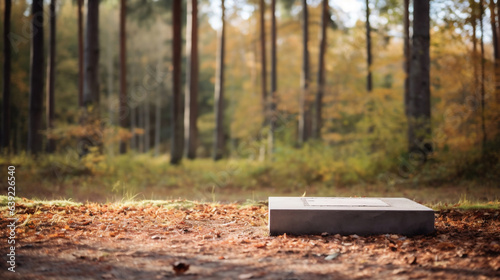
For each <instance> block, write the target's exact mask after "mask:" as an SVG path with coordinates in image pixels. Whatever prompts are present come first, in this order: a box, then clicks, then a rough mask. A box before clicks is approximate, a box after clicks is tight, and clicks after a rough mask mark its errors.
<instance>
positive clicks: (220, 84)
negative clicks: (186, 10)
mask: <svg viewBox="0 0 500 280" xmlns="http://www.w3.org/2000/svg"><path fill="white" fill-rule="evenodd" d="M221 9H222V16H221V21H222V27H221V29H220V31H219V34H218V40H219V46H218V50H217V68H216V73H215V79H216V80H215V141H214V155H213V158H214V160H219V159H221V158H222V156H223V154H224V147H225V143H224V142H225V141H224V140H225V139H224V47H225V46H224V45H225V42H224V40H225V7H224V0H221Z"/></svg>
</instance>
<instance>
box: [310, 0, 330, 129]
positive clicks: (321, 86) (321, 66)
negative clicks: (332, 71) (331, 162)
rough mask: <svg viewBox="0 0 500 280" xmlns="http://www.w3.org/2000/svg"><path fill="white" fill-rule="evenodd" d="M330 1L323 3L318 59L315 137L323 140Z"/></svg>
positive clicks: (324, 0) (325, 0)
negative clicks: (322, 128) (327, 28)
mask: <svg viewBox="0 0 500 280" xmlns="http://www.w3.org/2000/svg"><path fill="white" fill-rule="evenodd" d="M328 15H329V12H328V0H323V2H322V12H321V40H320V44H319V58H318V91H317V92H316V106H315V108H316V118H315V120H314V130H313V131H314V137H315V138H316V139H320V138H321V127H322V118H321V114H322V110H321V109H322V106H323V91H324V90H325V52H326V27H327V24H328Z"/></svg>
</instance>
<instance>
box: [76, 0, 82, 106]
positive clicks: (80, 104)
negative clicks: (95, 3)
mask: <svg viewBox="0 0 500 280" xmlns="http://www.w3.org/2000/svg"><path fill="white" fill-rule="evenodd" d="M82 6H83V0H78V12H77V15H78V16H77V18H78V106H79V107H83V82H84V74H83V52H84V51H83V15H82Z"/></svg>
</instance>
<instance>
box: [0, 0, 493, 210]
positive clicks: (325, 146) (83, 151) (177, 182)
mask: <svg viewBox="0 0 500 280" xmlns="http://www.w3.org/2000/svg"><path fill="white" fill-rule="evenodd" d="M8 2H10V1H8ZM54 2H56V5H55V15H56V17H52V16H47V15H46V16H45V17H44V19H43V21H44V24H43V25H44V27H45V30H49V20H50V19H52V18H56V30H57V33H56V35H57V39H56V45H55V46H56V49H57V52H56V54H55V60H54V61H55V62H54V68H53V69H54V70H53V73H55V74H54V82H53V94H54V98H53V102H54V104H53V118H52V120H53V125H52V127H51V128H50V129H48V127H49V125H48V123H49V121H48V118H47V120H46V119H45V118H42V119H41V120H40V121H41V123H40V131H39V132H40V133H39V134H40V136H41V137H40V140H39V145H40V147H43V149H40V151H34V150H33V149H31V148H32V147H31V148H30V147H29V145H30V144H29V143H30V141H29V139H28V138H29V129H30V127H29V123H30V122H29V120H30V108H31V107H30V103H29V100H30V44H31V38H33V37H32V34H31V33H30V24H31V23H30V19H31V16H30V13H31V3H28V2H27V1H21V0H19V1H12V14H11V17H10V28H11V34H13V36H11V37H9V42H10V43H11V47H12V50H11V55H9V56H8V57H10V59H11V63H12V65H11V75H10V101H9V102H8V104H7V105H8V108H9V113H10V126H9V129H8V130H9V137H7V138H6V137H3V138H2V139H7V141H6V142H3V143H5V144H4V146H3V149H2V157H1V159H0V166H2V168H3V169H5V170H7V166H10V165H14V166H16V170H17V175H16V176H18V178H19V179H18V181H17V190H18V195H20V196H25V197H38V198H49V199H54V198H72V199H74V200H78V201H85V200H92V201H107V200H120V199H134V198H146V199H159V198H162V199H165V198H177V197H182V198H188V199H198V200H210V201H211V200H244V199H252V200H261V199H266V198H267V196H271V195H303V194H305V195H308V196H309V195H316V196H322V195H332V196H354V195H355V196H371V195H381V196H388V195H390V196H407V197H410V198H412V199H416V200H418V201H425V202H429V203H435V202H443V203H445V202H457V201H458V200H460V199H462V201H463V200H471V201H478V202H487V201H498V199H499V198H498V188H499V184H498V182H499V180H500V177H499V174H498V173H499V172H498V170H500V160H499V159H500V136H499V133H498V132H499V129H500V110H499V109H500V94H499V93H498V90H497V88H496V81H497V80H499V79H500V77H496V75H495V69H496V68H495V67H497V64H498V61H497V60H495V57H497V58H498V54H497V53H498V46H497V44H496V40H498V39H497V37H498V36H496V35H497V33H498V28H499V26H498V24H497V23H498V20H497V19H496V16H497V15H498V13H497V12H496V11H497V4H498V3H495V2H494V1H493V0H491V1H481V2H479V1H473V0H454V1H449V0H434V1H431V4H430V7H431V9H430V18H431V28H430V34H431V36H430V38H431V41H430V64H429V67H430V92H431V108H430V109H431V116H432V117H431V123H432V152H430V151H428V150H425V149H423V148H420V149H419V150H417V152H415V150H411V149H410V150H409V149H408V148H409V147H408V139H407V137H408V120H407V115H406V112H405V78H406V77H407V74H406V72H405V67H404V66H405V53H404V34H405V32H404V30H405V28H404V24H403V23H404V16H405V5H404V3H403V2H406V1H399V0H392V1H388V0H387V1H384V0H378V1H366V4H367V5H368V7H369V8H370V9H369V10H370V19H371V21H370V24H369V28H368V29H367V20H366V19H367V17H366V13H365V12H366V11H361V13H360V15H359V18H358V19H356V20H353V18H352V16H353V15H352V14H349V13H346V12H344V11H343V10H342V9H341V8H340V7H339V6H337V5H336V3H335V2H336V1H325V2H329V3H328V7H327V13H326V14H327V15H328V17H327V19H328V20H326V21H325V22H326V24H325V26H326V28H325V32H326V36H322V32H321V31H322V26H323V24H324V23H323V21H322V17H321V15H322V11H323V10H322V5H321V3H322V1H312V0H311V1H303V2H305V3H306V4H307V9H308V13H309V15H308V16H309V19H308V20H307V24H306V27H307V29H308V32H309V37H308V38H307V40H305V39H304V36H303V30H304V29H303V28H304V26H303V25H302V23H303V11H304V5H303V4H302V3H300V1H277V5H276V22H277V25H276V32H277V40H276V42H277V53H276V61H277V64H276V73H277V74H276V77H277V79H276V84H275V88H276V90H272V89H271V87H270V86H271V85H270V83H269V82H270V81H271V80H272V78H271V61H266V60H265V59H263V56H262V54H263V53H267V56H268V58H271V56H269V54H270V53H271V44H270V42H271V41H272V40H271V39H272V38H271V30H272V26H271V22H272V21H271V9H270V6H271V3H268V2H271V1H262V2H261V3H259V2H258V1H250V0H248V1H226V5H225V23H224V29H225V48H224V49H223V50H222V53H223V54H224V55H223V57H224V61H223V65H224V67H223V68H224V73H225V74H224V75H225V76H224V79H223V81H222V82H221V84H222V86H221V87H222V88H223V90H224V97H223V102H224V105H225V106H224V110H223V112H222V115H223V118H222V119H221V120H223V121H222V122H221V131H222V132H223V134H222V135H223V136H222V139H224V144H223V145H222V146H217V144H216V143H215V142H216V139H217V137H214V134H216V133H214V131H215V130H216V129H217V125H216V123H217V119H216V114H214V107H216V96H217V95H216V94H214V90H215V91H217V85H216V84H217V83H218V75H219V74H220V73H219V72H218V70H217V68H218V67H217V61H218V55H217V54H218V53H221V52H220V49H218V48H219V46H220V43H219V42H220V40H219V37H218V34H220V30H221V26H222V25H221V22H220V21H219V18H220V17H221V6H220V3H219V1H202V0H200V1H198V17H197V19H198V25H197V26H198V44H197V45H198V56H199V57H198V59H199V63H198V65H199V74H198V78H197V91H198V98H197V101H198V102H197V106H198V115H197V120H196V126H197V136H198V137H197V139H196V140H195V147H196V149H195V152H194V154H191V156H189V157H190V159H188V158H184V159H182V160H180V159H179V160H178V161H176V162H172V156H171V155H172V154H173V153H172V151H176V152H177V154H178V153H179V151H182V152H183V151H184V149H183V148H179V146H177V148H176V149H173V148H172V145H173V143H172V142H173V141H175V140H173V139H174V135H175V134H176V132H175V131H176V130H175V129H174V128H173V127H174V123H175V122H174V120H173V118H175V114H172V112H173V111H176V109H175V106H174V105H175V104H177V105H178V104H184V100H182V99H180V101H179V100H178V99H175V94H174V92H175V91H176V86H175V80H176V74H175V73H176V70H175V69H178V68H175V67H174V64H175V63H176V62H175V59H173V58H175V57H176V56H175V55H173V48H172V46H173V45H176V44H175V42H177V43H180V45H181V46H182V57H181V60H180V63H181V68H180V69H181V72H180V75H178V76H177V77H178V78H179V79H180V81H181V84H182V85H183V88H182V92H184V86H185V85H186V87H188V86H187V83H188V81H187V80H188V79H187V77H188V75H187V73H188V71H187V68H188V67H187V66H188V61H190V60H189V59H187V57H188V55H187V53H188V51H186V50H184V48H185V46H186V44H187V43H188V42H189V39H188V35H187V34H186V25H187V23H188V21H187V20H186V19H187V14H186V10H187V9H186V3H185V1H178V3H181V2H182V5H180V6H181V8H182V13H181V14H180V15H181V17H180V20H181V21H182V22H181V25H182V26H181V27H182V28H181V29H182V33H181V40H178V39H175V38H174V36H175V34H174V33H175V31H174V30H176V29H175V28H174V25H175V24H174V23H175V18H176V17H175V16H173V15H176V13H175V12H173V10H172V9H173V7H172V6H173V5H172V4H173V3H175V2H177V1H147V0H131V1H126V2H127V8H126V13H125V14H126V33H125V35H126V63H125V65H126V77H127V79H126V84H125V85H126V86H125V88H126V89H127V90H126V94H127V108H129V110H128V111H127V112H125V113H124V112H123V111H120V108H121V107H120V95H119V93H120V92H121V91H122V88H124V87H123V84H120V82H121V72H120V69H121V65H122V64H123V63H122V61H123V60H122V58H121V57H120V44H119V43H120V36H119V35H120V8H121V7H120V2H119V1H100V4H99V13H98V18H99V20H98V22H99V25H98V36H99V40H98V42H99V45H98V46H99V54H100V58H99V64H98V69H99V71H98V72H97V73H98V80H99V81H100V84H99V87H98V96H99V98H98V100H99V102H97V103H95V104H93V106H95V108H97V109H95V108H93V109H92V110H95V111H99V118H98V121H97V122H92V123H90V124H86V125H83V124H82V121H81V120H82V109H81V108H82V106H81V103H80V101H79V79H80V78H79V77H80V76H79V44H78V20H77V10H78V8H77V3H78V2H79V1H69V0H60V1H54ZM89 2H92V1H89ZM189 2H191V1H189ZM262 3H264V4H262ZM45 4H46V5H45V13H49V5H48V2H47V3H45ZM259 4H260V5H259ZM363 4H365V3H363ZM262 7H264V10H262ZM365 7H366V6H365ZM409 7H410V9H409V15H410V20H411V15H412V6H411V5H410V6H409ZM86 8H87V6H86V5H84V6H83V15H84V19H87V20H88V17H85V15H87V10H86ZM0 9H1V10H0V12H1V15H2V20H1V23H0V28H1V29H2V30H4V27H5V21H4V20H3V19H5V17H4V16H5V7H4V6H2V7H0ZM261 11H264V17H263V19H264V25H261V19H262V17H260V12H261ZM492 11H493V12H494V13H493V14H492ZM177 15H179V14H177ZM177 19H179V17H177ZM87 24H88V22H87ZM84 26H85V29H86V28H88V25H84ZM261 26H263V27H264V30H265V35H264V36H262V29H261ZM411 26H412V25H410V34H411V33H412V30H411ZM367 30H370V33H369V34H367ZM43 36H44V44H45V47H44V54H48V53H49V50H50V34H49V32H45V33H44V34H43ZM368 37H369V38H370V40H371V46H370V47H369V49H370V51H371V57H372V58H371V60H372V61H371V62H368V63H367V60H370V59H368V57H369V55H368V54H367V53H368V52H367V38H368ZM263 38H265V40H264V43H263V40H262V39H263ZM322 38H326V41H325V45H326V48H325V49H324V50H325V51H324V54H323V59H324V68H323V69H324V84H323V85H322V86H319V82H318V81H319V80H320V78H319V77H318V75H319V72H321V70H319V69H321V67H320V65H319V62H320V61H321V59H318V58H319V57H321V49H322V48H321V45H322V44H321V39H322ZM410 38H411V37H410ZM304 40H305V44H306V45H307V46H308V52H309V61H308V66H307V67H305V68H306V70H307V72H308V75H307V76H308V78H307V79H306V80H307V82H308V87H306V88H307V90H306V92H307V93H309V94H308V95H306V98H305V100H306V101H305V103H306V104H307V103H308V102H309V104H311V108H312V106H313V105H312V104H314V100H315V94H316V92H318V91H319V90H320V89H321V91H322V93H323V98H322V100H321V106H320V107H321V114H320V116H321V117H320V119H321V122H320V123H321V126H319V133H317V132H314V133H313V131H312V126H311V127H310V134H309V135H306V136H307V137H304V130H303V128H302V129H301V119H302V117H303V113H304V112H303V110H302V109H301V108H302V107H301V105H302V104H303V103H304V95H303V94H304V79H303V75H304V71H305V70H304V63H303V43H304ZM7 42H8V41H7V40H2V41H0V47H1V49H5V44H6V43H7ZM266 42H267V43H266ZM262 46H264V50H265V52H262ZM6 57H7V56H6V55H2V56H1V57H0V59H1V60H0V62H1V63H2V65H3V64H4V63H5V61H6ZM48 61H49V60H48V59H46V60H45V61H44V62H46V63H44V67H43V71H41V73H39V74H40V75H43V77H44V80H45V79H47V81H48V78H46V75H47V73H49V71H46V68H47V69H48V67H49V66H48V65H50V64H49V63H48ZM219 61H220V60H219ZM263 61H264V62H263ZM264 65H265V66H264ZM367 65H370V66H369V67H368V66H367ZM263 66H264V67H263ZM174 68H175V69H174ZM0 71H1V72H0V73H2V75H1V76H0V84H2V85H4V84H5V78H4V77H5V75H4V73H5V70H4V69H3V68H2V69H0ZM39 72H40V71H39ZM369 72H370V73H371V76H372V77H371V79H372V85H371V87H369V86H368V84H369V82H367V80H368V79H369V78H368V79H367V74H368V73H369ZM47 77H48V75H47ZM266 77H267V78H266ZM317 77H318V78H317ZM266 79H267V82H266ZM47 84H49V83H48V82H44V86H43V87H42V88H43V91H45V93H44V96H48V93H47V92H48V90H45V87H46V86H47ZM263 85H264V86H263ZM221 87H219V89H220V88H221ZM177 91H178V90H177ZM266 92H267V93H269V94H270V93H271V92H272V93H273V96H274V97H273V99H272V100H273V101H274V104H275V105H276V110H275V114H274V115H273V116H275V118H274V120H275V126H274V129H273V130H272V131H273V139H272V142H271V141H270V140H269V139H270V136H269V135H270V134H271V133H270V131H271V129H270V126H269V125H268V122H267V115H266V114H267V113H266V111H265V110H264V112H263V105H262V104H263V97H262V96H265V93H266ZM181 98H182V96H181ZM42 100H43V99H42ZM175 100H177V102H181V103H175V102H176V101H175ZM264 100H266V99H265V98H264ZM0 101H1V105H2V108H4V109H3V114H2V121H3V120H5V119H6V118H5V117H4V116H5V112H6V110H5V108H6V107H5V104H6V102H5V95H3V97H2V99H1V100H0ZM182 107H184V105H182ZM182 107H180V108H178V109H181V110H182V109H183V108H182ZM264 107H265V106H264ZM47 108H48V106H45V105H44V106H43V108H41V110H42V115H44V116H45V115H46V114H48V112H49V110H48V109H47ZM87 109H88V108H87ZM316 112H317V110H316ZM122 113H124V114H125V115H127V118H125V119H126V120H127V123H126V126H123V123H121V122H120V121H121V119H123V118H121V116H122V115H121V114H122ZM313 113H314V111H313ZM311 116H312V115H309V117H311ZM307 117H308V116H306V118H305V119H306V122H305V123H307ZM310 122H311V123H313V122H312V120H311V121H310ZM306 126H307V125H306ZM3 127H5V125H3ZM314 127H315V128H317V127H318V124H315V125H314ZM306 130H307V129H306ZM2 131H3V132H4V131H5V130H2ZM95 131H98V132H95ZM89 134H98V135H99V141H97V142H98V143H97V144H96V145H90V146H89V147H85V148H82V146H81V145H80V143H81V140H82V138H84V137H85V135H87V136H88V135H89ZM177 134H178V135H179V134H180V135H181V137H182V136H183V135H184V134H183V132H182V133H177ZM177 139H178V138H177ZM183 141H184V139H183V140H182V142H183ZM50 143H52V145H53V146H52V148H50V145H51V144H50ZM121 145H122V146H123V145H125V147H126V150H127V151H126V152H125V153H122V152H123V150H122V149H121ZM181 147H182V146H181ZM218 147H222V148H221V151H220V158H221V159H219V158H218V157H216V159H217V160H216V161H214V160H213V159H212V158H211V157H212V156H213V155H214V153H215V150H216V149H217V148H218ZM182 152H181V155H180V157H182ZM192 158H195V159H192ZM171 163H174V164H171ZM4 167H5V168H4ZM2 184H3V183H2Z"/></svg>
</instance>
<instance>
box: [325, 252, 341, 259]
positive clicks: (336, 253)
mask: <svg viewBox="0 0 500 280" xmlns="http://www.w3.org/2000/svg"><path fill="white" fill-rule="evenodd" d="M339 256H340V252H335V253H333V254H330V255H328V256H326V257H325V261H331V260H334V259H336V258H338V257H339Z"/></svg>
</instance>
